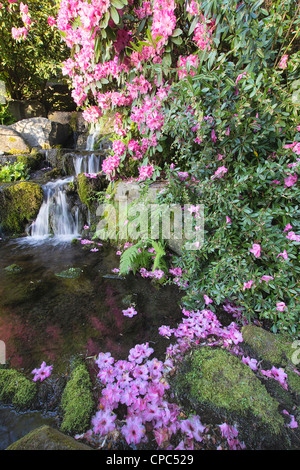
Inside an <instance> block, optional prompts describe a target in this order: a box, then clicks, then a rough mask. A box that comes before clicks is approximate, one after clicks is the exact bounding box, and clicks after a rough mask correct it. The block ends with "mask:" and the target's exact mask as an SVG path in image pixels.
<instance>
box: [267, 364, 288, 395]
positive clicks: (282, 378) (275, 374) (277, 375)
mask: <svg viewBox="0 0 300 470" xmlns="http://www.w3.org/2000/svg"><path fill="white" fill-rule="evenodd" d="M261 373H262V374H263V375H265V376H266V377H270V378H273V379H275V380H277V381H278V382H279V383H280V384H281V385H282V387H283V388H284V389H285V390H287V389H288V386H287V383H286V379H287V374H286V373H285V372H284V370H283V369H282V368H279V369H277V368H276V367H274V366H273V367H272V369H271V370H261Z"/></svg>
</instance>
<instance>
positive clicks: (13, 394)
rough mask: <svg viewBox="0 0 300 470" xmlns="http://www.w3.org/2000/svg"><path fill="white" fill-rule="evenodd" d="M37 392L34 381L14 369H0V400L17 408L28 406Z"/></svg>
mask: <svg viewBox="0 0 300 470" xmlns="http://www.w3.org/2000/svg"><path fill="white" fill-rule="evenodd" d="M36 393H37V386H36V383H35V382H33V381H32V380H28V379H27V378H26V377H25V376H24V375H23V374H22V373H20V372H18V371H16V370H14V369H0V401H3V402H5V403H10V404H12V405H14V406H15V407H16V408H18V409H26V408H30V406H31V404H32V403H33V400H34V398H35V396H36Z"/></svg>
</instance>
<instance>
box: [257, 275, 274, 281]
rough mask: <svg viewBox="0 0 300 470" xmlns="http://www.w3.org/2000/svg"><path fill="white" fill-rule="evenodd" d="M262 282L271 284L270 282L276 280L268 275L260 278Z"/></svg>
mask: <svg viewBox="0 0 300 470" xmlns="http://www.w3.org/2000/svg"><path fill="white" fill-rule="evenodd" d="M260 280H261V281H266V282H269V281H273V280H274V277H272V276H267V275H265V274H264V275H263V276H262V277H261V278H260Z"/></svg>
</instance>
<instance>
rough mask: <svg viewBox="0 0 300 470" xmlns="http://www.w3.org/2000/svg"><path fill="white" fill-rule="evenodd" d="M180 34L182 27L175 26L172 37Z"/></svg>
mask: <svg viewBox="0 0 300 470" xmlns="http://www.w3.org/2000/svg"><path fill="white" fill-rule="evenodd" d="M180 34H182V29H180V28H176V29H175V30H174V31H173V34H172V37H173V38H175V37H176V36H180Z"/></svg>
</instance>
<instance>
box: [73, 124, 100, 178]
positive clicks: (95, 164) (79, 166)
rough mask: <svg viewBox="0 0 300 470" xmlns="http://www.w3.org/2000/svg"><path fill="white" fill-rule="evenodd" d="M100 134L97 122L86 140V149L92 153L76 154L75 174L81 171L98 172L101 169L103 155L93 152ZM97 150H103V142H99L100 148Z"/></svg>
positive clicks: (74, 159)
mask: <svg viewBox="0 0 300 470" xmlns="http://www.w3.org/2000/svg"><path fill="white" fill-rule="evenodd" d="M99 135H100V130H99V127H98V126H97V124H96V125H94V126H93V127H92V128H91V133H90V134H89V135H88V138H87V142H86V151H87V152H90V153H88V154H86V155H74V158H73V164H74V169H75V175H79V174H80V173H89V174H96V173H99V172H100V171H101V161H102V158H101V155H96V154H95V153H93V150H94V147H95V142H96V140H97V138H98V137H99ZM97 150H102V145H101V143H100V144H99V148H98V149H97Z"/></svg>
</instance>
